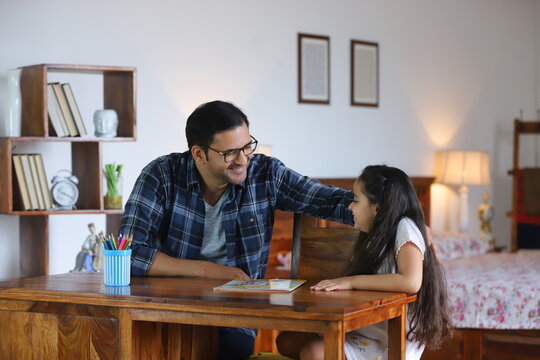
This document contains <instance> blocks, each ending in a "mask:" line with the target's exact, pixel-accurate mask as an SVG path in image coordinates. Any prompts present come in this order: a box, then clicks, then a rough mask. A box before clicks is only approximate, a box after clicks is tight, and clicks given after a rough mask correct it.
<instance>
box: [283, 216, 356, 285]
mask: <svg viewBox="0 0 540 360" xmlns="http://www.w3.org/2000/svg"><path fill="white" fill-rule="evenodd" d="M320 225H321V222H319V221H318V219H317V218H314V217H311V216H307V215H302V214H294V230H293V243H292V257H291V277H292V278H293V279H305V280H322V279H330V278H335V277H339V276H343V275H344V271H345V269H346V267H347V264H348V263H349V259H350V258H351V255H352V253H353V249H354V246H355V244H356V242H357V241H358V240H359V239H360V234H361V232H360V231H359V230H355V229H353V228H348V229H346V228H331V227H330V228H329V227H320ZM322 225H323V226H325V224H324V223H322Z"/></svg>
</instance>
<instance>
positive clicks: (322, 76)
mask: <svg viewBox="0 0 540 360" xmlns="http://www.w3.org/2000/svg"><path fill="white" fill-rule="evenodd" d="M298 102H299V103H307V104H330V37H329V36H323V35H313V34H303V33H299V34H298Z"/></svg>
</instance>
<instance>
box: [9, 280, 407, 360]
mask: <svg viewBox="0 0 540 360" xmlns="http://www.w3.org/2000/svg"><path fill="white" fill-rule="evenodd" d="M131 281H132V282H131V285H130V286H129V287H124V288H113V287H106V286H104V285H103V275H102V274H95V273H94V274H92V273H71V274H62V275H49V276H40V277H33V278H24V279H18V280H10V281H5V282H0V321H1V323H2V324H4V325H3V328H4V330H2V333H3V334H2V336H0V358H2V359H5V358H19V359H25V358H34V359H46V358H55V359H56V358H57V359H74V358H77V359H93V358H101V359H147V358H153V359H180V358H182V359H184V358H186V359H189V358H191V359H203V358H211V357H212V356H215V347H213V346H211V344H213V343H215V337H216V336H217V331H216V328H215V326H233V327H252V328H264V329H280V330H296V331H307V332H319V333H322V334H324V344H325V359H343V358H344V355H343V340H344V334H345V333H346V332H347V331H350V330H353V329H356V328H359V327H363V326H367V325H370V324H373V323H376V322H380V321H383V320H387V319H389V326H388V329H389V330H388V331H389V344H390V349H389V359H404V358H405V357H404V349H405V337H404V336H405V322H406V304H407V303H409V302H412V301H414V300H415V296H407V295H405V294H401V293H390V292H373V291H358V290H356V291H339V292H328V293H323V292H313V291H310V290H309V284H305V285H303V286H301V287H300V288H299V289H297V290H295V291H294V292H292V293H273V294H268V293H252V292H249V293H247V292H221V291H220V292H214V291H213V290H212V288H213V287H214V286H217V285H220V284H222V283H224V281H222V280H214V279H200V278H132V280H131Z"/></svg>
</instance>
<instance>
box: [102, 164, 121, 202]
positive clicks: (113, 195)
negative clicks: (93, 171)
mask: <svg viewBox="0 0 540 360" xmlns="http://www.w3.org/2000/svg"><path fill="white" fill-rule="evenodd" d="M123 167H124V165H116V163H113V164H105V167H104V168H103V175H104V176H105V180H106V181H107V192H106V193H105V196H104V200H105V209H121V208H122V168H123Z"/></svg>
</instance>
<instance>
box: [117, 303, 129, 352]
mask: <svg viewBox="0 0 540 360" xmlns="http://www.w3.org/2000/svg"><path fill="white" fill-rule="evenodd" d="M118 312H119V314H118V328H119V329H118V330H119V331H118V337H119V340H120V341H119V343H120V346H119V349H118V351H119V354H118V358H119V359H122V360H130V359H133V356H132V349H133V320H132V319H131V316H130V314H129V310H128V309H119V310H118Z"/></svg>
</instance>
